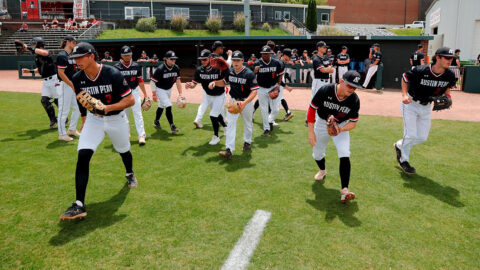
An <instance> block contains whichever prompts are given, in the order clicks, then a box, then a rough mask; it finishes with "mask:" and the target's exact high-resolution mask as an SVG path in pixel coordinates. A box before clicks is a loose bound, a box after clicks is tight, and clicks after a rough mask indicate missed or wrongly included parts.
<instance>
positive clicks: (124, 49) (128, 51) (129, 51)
mask: <svg viewBox="0 0 480 270" xmlns="http://www.w3.org/2000/svg"><path fill="white" fill-rule="evenodd" d="M120 55H132V49H130V47H129V46H127V45H125V46H123V47H122V52H121V53H120Z"/></svg>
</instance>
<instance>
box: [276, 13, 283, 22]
mask: <svg viewBox="0 0 480 270" xmlns="http://www.w3.org/2000/svg"><path fill="white" fill-rule="evenodd" d="M275 20H276V21H281V20H282V12H281V11H275Z"/></svg>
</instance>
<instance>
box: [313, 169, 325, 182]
mask: <svg viewBox="0 0 480 270" xmlns="http://www.w3.org/2000/svg"><path fill="white" fill-rule="evenodd" d="M325 176H327V170H320V171H318V172H317V174H315V177H314V178H315V181H318V182H321V181H322V180H323V179H325Z"/></svg>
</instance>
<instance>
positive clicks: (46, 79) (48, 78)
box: [43, 75, 53, 81]
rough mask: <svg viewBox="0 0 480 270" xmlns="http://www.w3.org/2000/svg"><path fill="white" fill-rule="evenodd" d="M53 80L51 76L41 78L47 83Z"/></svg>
mask: <svg viewBox="0 0 480 270" xmlns="http://www.w3.org/2000/svg"><path fill="white" fill-rule="evenodd" d="M52 78H53V75H52V76H50V77H47V78H43V80H44V81H48V80H51V79H52Z"/></svg>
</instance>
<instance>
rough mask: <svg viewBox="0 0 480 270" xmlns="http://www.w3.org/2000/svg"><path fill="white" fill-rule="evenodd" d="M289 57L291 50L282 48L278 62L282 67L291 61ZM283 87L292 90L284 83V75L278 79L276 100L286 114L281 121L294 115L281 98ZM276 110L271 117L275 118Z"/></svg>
mask: <svg viewBox="0 0 480 270" xmlns="http://www.w3.org/2000/svg"><path fill="white" fill-rule="evenodd" d="M291 57H292V50H290V49H289V48H285V49H283V53H282V57H281V58H280V60H281V61H280V64H281V66H282V67H283V68H285V65H286V64H288V63H290V62H291V60H292V59H291ZM284 89H287V90H288V92H292V90H293V88H292V87H290V86H288V85H287V84H286V83H285V76H282V78H281V81H280V94H279V95H278V97H277V100H278V99H280V103H281V104H282V107H283V109H284V110H285V112H286V114H285V116H284V117H283V120H282V121H283V122H287V121H288V120H290V119H292V118H293V117H294V116H295V115H294V114H293V113H292V112H291V111H290V109H289V108H288V104H287V101H286V100H285V99H284V98H283V91H284ZM277 114H278V110H277V112H276V114H272V119H273V120H275V119H276V118H277ZM273 125H274V126H275V121H274V122H273Z"/></svg>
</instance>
